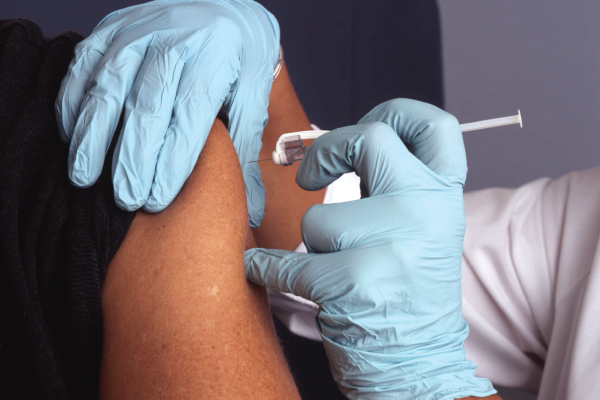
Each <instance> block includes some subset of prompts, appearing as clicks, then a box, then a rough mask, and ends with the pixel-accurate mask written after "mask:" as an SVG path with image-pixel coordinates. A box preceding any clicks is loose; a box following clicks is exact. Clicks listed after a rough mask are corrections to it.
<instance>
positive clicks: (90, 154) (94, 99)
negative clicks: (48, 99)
mask: <svg viewBox="0 0 600 400" xmlns="http://www.w3.org/2000/svg"><path fill="white" fill-rule="evenodd" d="M146 48H147V42H146V41H139V42H137V43H135V44H131V45H130V46H128V47H126V48H124V49H122V51H120V52H118V53H116V54H115V56H114V57H112V58H107V57H104V58H103V59H102V60H100V62H99V63H98V66H97V67H96V71H95V73H94V75H93V76H92V78H91V79H90V87H91V89H90V90H89V92H88V93H87V95H86V97H85V99H84V100H83V104H82V105H81V110H80V112H79V117H78V119H77V124H76V125H75V128H74V131H73V137H72V139H71V145H70V147H69V177H70V178H71V182H73V184H74V185H76V186H79V187H89V186H91V185H93V184H94V183H95V182H96V180H97V179H98V177H99V176H100V173H101V172H102V166H103V165H104V157H105V156H106V152H107V151H108V148H109V146H110V142H111V140H112V137H113V134H114V131H115V129H116V126H117V124H118V122H119V118H120V116H121V110H122V108H123V104H124V103H125V99H126V98H127V96H128V94H129V91H130V90H131V87H132V86H133V82H134V80H135V77H136V75H137V72H138V71H139V69H140V66H141V65H142V62H143V60H144V55H145V53H146Z"/></svg>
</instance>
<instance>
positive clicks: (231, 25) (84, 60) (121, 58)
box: [56, 0, 279, 226]
mask: <svg viewBox="0 0 600 400" xmlns="http://www.w3.org/2000/svg"><path fill="white" fill-rule="evenodd" d="M278 57H279V26H278V24H277V20H276V19H275V17H274V16H273V15H271V14H270V13H269V12H268V11H267V10H265V9H264V8H263V7H262V6H260V5H259V4H258V3H256V2H254V1H251V0H221V1H216V0H195V1H168V0H157V1H154V2H150V3H145V4H141V5H137V6H133V7H129V8H125V9H123V10H119V11H116V12H114V13H112V14H110V15H108V16H107V17H106V18H104V19H103V20H102V21H101V22H100V24H99V25H98V26H97V27H96V29H94V32H93V33H92V35H91V36H90V37H88V38H87V39H85V40H84V41H82V42H81V43H79V44H78V45H77V46H76V48H75V57H74V59H73V61H72V62H71V65H70V66H69V70H68V72H67V75H66V76H65V78H64V80H63V82H62V85H61V88H60V92H59V95H58V98H57V100H56V115H57V119H58V126H59V130H60V134H61V138H62V139H63V140H64V141H65V142H69V141H70V152H69V176H70V178H71V181H72V182H73V184H75V185H76V186H80V187H88V186H91V185H93V184H94V183H95V182H96V180H97V179H98V177H99V175H100V173H101V171H102V165H103V163H104V157H105V155H106V152H107V150H108V148H109V144H110V142H111V139H112V136H113V133H114V131H115V129H116V126H117V123H118V121H119V117H120V115H121V111H122V110H124V120H123V130H122V131H121V134H120V137H119V140H118V143H117V147H116V150H115V151H116V153H115V156H114V158H113V165H112V173H113V183H114V189H115V200H116V202H117V205H118V206H119V207H121V208H123V209H125V210H129V211H132V210H136V209H138V208H140V207H141V208H143V209H144V210H146V211H149V212H158V211H161V210H163V209H164V208H166V207H167V206H168V205H169V204H170V203H171V201H172V200H173V199H174V198H175V196H176V195H177V193H179V190H180V189H181V187H182V186H183V183H184V182H185V180H186V179H187V178H188V176H189V175H190V173H191V171H192V169H193V167H194V165H195V163H196V160H197V158H198V155H199V154H200V151H201V150H202V148H203V146H204V143H205V141H206V138H207V136H208V132H209V130H210V128H211V126H212V124H213V120H214V118H215V116H216V115H217V113H218V111H219V109H220V107H221V106H222V104H223V103H224V102H225V106H226V109H227V110H228V112H229V116H230V134H231V138H232V139H233V144H234V146H235V148H236V150H237V152H238V155H239V158H240V163H241V165H242V169H243V174H244V181H245V183H246V192H247V198H248V210H249V214H250V222H251V225H252V226H258V225H259V224H260V222H261V220H262V217H263V212H264V211H263V209H264V196H265V194H264V193H265V192H264V187H263V185H262V181H261V179H260V170H259V167H258V165H257V164H256V163H250V164H249V163H248V161H251V160H256V159H257V158H258V153H259V151H260V147H261V136H262V131H263V128H264V126H265V125H266V122H267V105H268V101H269V93H270V91H271V85H272V83H273V70H274V67H275V65H276V63H277V59H278Z"/></svg>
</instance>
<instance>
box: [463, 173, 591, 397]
mask: <svg viewBox="0 0 600 400" xmlns="http://www.w3.org/2000/svg"><path fill="white" fill-rule="evenodd" d="M465 211H466V216H467V233H466V236H465V244H464V253H463V314H464V316H465V319H466V320H467V322H468V323H469V326H470V335H469V337H468V339H467V341H466V343H465V347H466V350H467V357H468V358H470V359H471V360H473V361H474V362H475V363H476V364H477V366H478V375H481V376H485V377H487V378H489V379H491V380H492V382H493V383H494V384H498V385H502V386H506V387H515V388H520V389H525V390H529V391H533V392H538V393H539V398H540V399H545V400H546V399H548V400H554V399H555V400H559V399H560V400H575V399H578V400H585V399H596V398H598V397H599V396H600V394H599V393H600V345H599V343H600V167H598V168H594V169H590V170H587V171H582V172H574V173H571V174H568V175H566V176H563V177H562V178H559V179H556V180H550V179H540V180H537V181H534V182H531V183H529V184H526V185H524V186H522V187H520V188H517V189H487V190H481V191H477V192H472V193H468V194H466V195H465Z"/></svg>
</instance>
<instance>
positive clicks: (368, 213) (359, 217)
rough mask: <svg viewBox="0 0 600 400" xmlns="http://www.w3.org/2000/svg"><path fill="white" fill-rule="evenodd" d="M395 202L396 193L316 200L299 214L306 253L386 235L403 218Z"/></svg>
mask: <svg viewBox="0 0 600 400" xmlns="http://www.w3.org/2000/svg"><path fill="white" fill-rule="evenodd" d="M398 203H399V199H398V196H377V197H369V198H364V199H360V200H355V201H349V202H345V203H334V204H315V205H313V206H312V207H310V208H309V209H308V211H306V213H305V214H304V216H303V217H302V226H301V229H302V241H303V242H304V244H305V245H306V248H307V249H308V252H309V253H333V252H339V251H343V250H348V249H351V248H354V247H357V246H360V245H361V244H363V243H365V241H369V240H372V238H377V237H381V236H382V235H389V234H390V233H391V232H392V231H394V230H397V229H398V225H399V224H398V221H399V220H403V219H406V216H405V215H404V214H403V210H401V209H400V208H401V207H399V204H398ZM382 210H386V212H382Z"/></svg>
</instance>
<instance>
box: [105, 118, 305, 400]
mask: <svg viewBox="0 0 600 400" xmlns="http://www.w3.org/2000/svg"><path fill="white" fill-rule="evenodd" d="M248 232H249V229H248V222H247V211H246V199H245V191H244V184H243V179H242V174H241V169H240V165H239V162H238V161H237V155H236V153H235V150H234V148H233V145H232V143H231V140H230V138H229V136H228V134H227V131H226V130H225V128H224V126H223V125H222V123H220V121H217V122H216V123H215V125H214V126H213V129H212V130H211V132H210V135H209V137H208V140H207V142H206V145H205V147H204V149H203V150H202V153H201V155H200V157H199V159H198V162H197V164H196V167H195V169H194V171H193V173H192V175H191V176H190V178H189V179H188V181H187V182H186V184H185V186H184V187H183V189H182V190H181V192H180V193H179V195H178V197H177V198H176V199H175V201H174V202H173V203H172V204H171V206H169V207H168V208H167V209H166V210H165V211H163V212H161V213H158V214H145V213H142V212H139V213H138V214H137V216H136V218H135V220H134V222H133V224H132V226H131V228H130V230H129V232H128V233H127V236H126V238H125V241H124V242H123V244H122V245H121V247H120V249H119V251H118V253H117V254H116V256H115V257H114V259H113V260H112V262H111V264H110V265H109V268H108V271H107V276H106V281H105V283H104V287H103V291H102V306H103V315H104V349H103V356H102V366H101V382H100V392H101V393H100V394H101V397H102V398H106V399H114V398H126V399H131V398H143V399H151V398H171V397H176V398H194V399H197V398H237V397H245V398H249V397H256V396H259V397H261V398H294V397H297V396H298V395H297V391H296V388H295V386H294V383H293V380H292V378H291V376H290V374H289V371H288V370H287V366H286V363H285V360H284V359H283V356H282V354H281V350H280V348H279V345H278V342H277V337H276V335H275V332H274V330H273V327H272V321H271V317H270V312H269V309H268V304H267V301H266V296H265V292H264V289H263V288H259V287H257V286H254V285H252V284H250V283H248V281H246V278H245V273H244V264H243V253H244V249H245V243H246V239H247V234H248Z"/></svg>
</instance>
